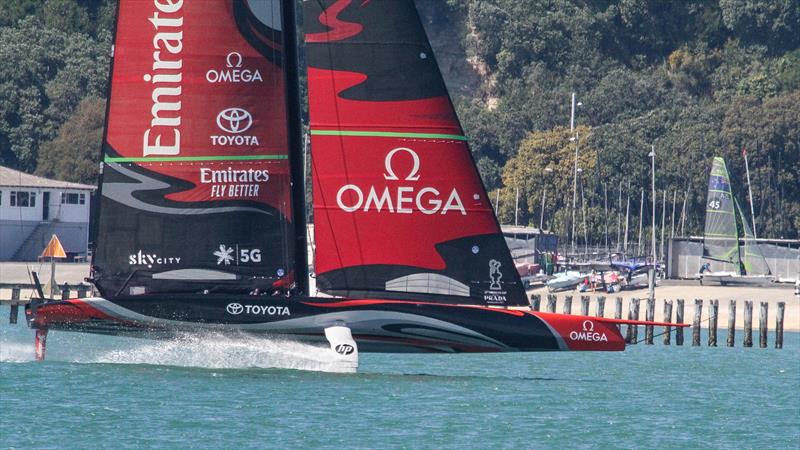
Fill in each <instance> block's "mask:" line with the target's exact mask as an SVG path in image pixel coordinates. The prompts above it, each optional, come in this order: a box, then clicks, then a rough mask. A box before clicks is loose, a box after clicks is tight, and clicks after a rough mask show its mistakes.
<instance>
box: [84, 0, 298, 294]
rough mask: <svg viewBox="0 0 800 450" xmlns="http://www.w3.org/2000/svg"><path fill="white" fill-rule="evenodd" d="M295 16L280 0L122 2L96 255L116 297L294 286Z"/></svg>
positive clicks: (102, 278) (99, 273) (106, 286)
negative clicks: (291, 66)
mask: <svg viewBox="0 0 800 450" xmlns="http://www.w3.org/2000/svg"><path fill="white" fill-rule="evenodd" d="M281 13H282V11H281V2H280V0H249V1H245V0H234V1H219V0H192V1H180V0H179V1H171V2H168V1H155V2H154V1H152V0H122V1H120V2H119V11H118V15H117V26H116V34H115V48H114V50H115V54H114V58H113V63H112V64H113V68H112V78H111V94H110V99H109V105H108V114H107V124H106V130H105V136H104V142H103V174H102V182H101V188H100V189H101V191H100V192H101V194H102V196H101V199H100V205H99V215H98V222H99V224H98V227H97V233H98V236H97V238H96V241H97V243H98V245H97V247H96V248H95V250H94V257H93V261H92V264H93V277H94V279H95V282H96V285H97V286H98V288H99V290H100V291H101V293H102V295H103V296H105V297H106V298H113V297H115V296H117V295H136V294H145V293H165V292H207V291H213V290H223V291H230V292H240V291H249V290H253V289H264V290H269V289H277V288H285V287H288V286H289V285H291V283H292V281H293V277H294V276H295V274H294V272H295V270H294V268H295V260H296V258H295V253H296V252H295V234H296V232H295V229H294V225H293V220H292V213H293V206H294V205H293V204H292V203H293V202H292V193H291V188H290V186H291V176H290V174H291V171H290V161H289V158H290V156H289V155H290V151H289V149H290V146H291V145H292V139H291V138H290V135H291V133H290V132H289V131H287V130H289V129H290V128H289V127H290V125H289V122H290V121H289V120H288V118H287V109H290V108H287V105H288V106H291V105H289V103H290V102H289V101H288V100H287V85H289V84H291V83H287V74H286V71H287V68H286V64H284V52H285V46H284V42H283V41H284V37H283V31H282V29H283V28H284V27H283V24H282V19H283V16H282V14H281ZM292 33H293V30H292ZM292 38H293V37H292Z"/></svg>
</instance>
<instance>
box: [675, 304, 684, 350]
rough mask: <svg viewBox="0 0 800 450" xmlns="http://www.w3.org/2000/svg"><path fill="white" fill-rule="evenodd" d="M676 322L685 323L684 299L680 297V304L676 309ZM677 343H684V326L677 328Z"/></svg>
mask: <svg viewBox="0 0 800 450" xmlns="http://www.w3.org/2000/svg"><path fill="white" fill-rule="evenodd" d="M675 323H676V324H679V325H683V299H682V298H679V299H678V305H677V307H676V309H675ZM675 345H683V327H677V328H676V329H675Z"/></svg>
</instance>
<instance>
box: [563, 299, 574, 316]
mask: <svg viewBox="0 0 800 450" xmlns="http://www.w3.org/2000/svg"><path fill="white" fill-rule="evenodd" d="M563 312H564V314H572V296H571V295H567V296H564V309H563Z"/></svg>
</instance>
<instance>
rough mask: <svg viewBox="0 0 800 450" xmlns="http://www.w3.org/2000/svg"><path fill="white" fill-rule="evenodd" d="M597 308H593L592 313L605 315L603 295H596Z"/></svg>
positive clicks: (598, 315)
mask: <svg viewBox="0 0 800 450" xmlns="http://www.w3.org/2000/svg"><path fill="white" fill-rule="evenodd" d="M596 306H597V309H596V310H595V313H594V315H595V316H597V317H605V313H606V311H605V309H606V298H605V297H604V296H602V295H601V296H599V297H597V305H596Z"/></svg>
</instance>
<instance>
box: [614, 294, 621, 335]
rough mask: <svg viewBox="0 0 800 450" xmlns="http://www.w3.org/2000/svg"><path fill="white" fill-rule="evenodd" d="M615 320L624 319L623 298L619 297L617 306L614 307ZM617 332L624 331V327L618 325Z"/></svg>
mask: <svg viewBox="0 0 800 450" xmlns="http://www.w3.org/2000/svg"><path fill="white" fill-rule="evenodd" d="M614 318H615V319H622V297H617V300H616V305H615V306H614ZM617 330H620V331H622V326H621V325H617Z"/></svg>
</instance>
